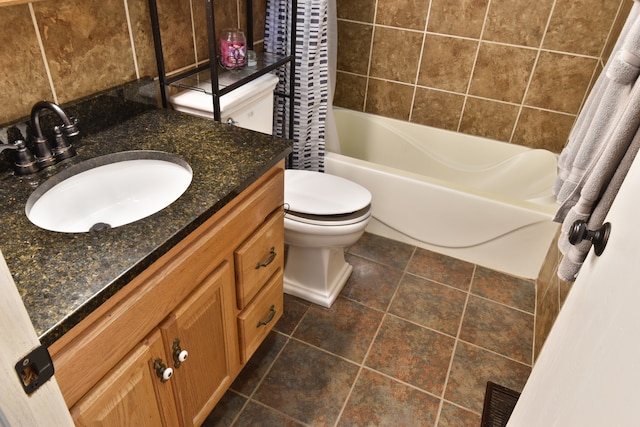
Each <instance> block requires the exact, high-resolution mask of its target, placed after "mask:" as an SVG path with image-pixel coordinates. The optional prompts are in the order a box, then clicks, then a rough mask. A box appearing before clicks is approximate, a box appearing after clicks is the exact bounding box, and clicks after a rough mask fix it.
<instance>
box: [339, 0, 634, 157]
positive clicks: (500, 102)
mask: <svg viewBox="0 0 640 427" xmlns="http://www.w3.org/2000/svg"><path fill="white" fill-rule="evenodd" d="M631 4H632V0H581V1H573V0H539V1H533V2H532V1H528V0H511V1H497V0H493V1H490V0H377V1H376V0H337V6H338V40H339V41H338V44H339V48H338V78H337V88H336V97H335V104H336V105H338V106H342V107H345V108H350V109H354V110H358V111H366V112H369V113H373V114H379V115H383V116H388V117H393V118H396V119H400V120H406V121H411V122H415V123H421V124H426V125H430V126H435V127H438V128H443V129H449V130H454V131H458V132H463V133H469V134H473V135H479V136H484V137H489V138H492V139H497V140H500V141H507V142H512V143H515V144H520V145H525V146H530V147H536V148H547V149H549V150H551V151H554V152H560V151H561V150H562V148H563V147H564V144H565V142H566V140H567V137H568V135H569V131H570V129H571V127H572V125H573V122H574V120H575V118H576V115H577V113H578V112H579V110H580V107H581V106H582V103H583V102H584V100H585V98H586V95H587V93H588V91H589V89H590V87H591V85H592V84H593V81H594V79H595V78H596V77H597V76H598V74H599V71H600V70H601V69H602V66H603V63H604V62H605V61H606V60H607V58H608V55H609V53H610V52H611V45H612V43H613V42H615V39H616V38H617V35H618V34H619V32H620V28H621V25H622V23H624V19H626V16H627V15H628V12H629V9H630V8H631Z"/></svg>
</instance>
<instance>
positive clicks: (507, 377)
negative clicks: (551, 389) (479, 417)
mask: <svg viewBox="0 0 640 427" xmlns="http://www.w3.org/2000/svg"><path fill="white" fill-rule="evenodd" d="M530 373H531V368H530V367H529V366H527V365H524V364H522V363H518V362H515V361H513V360H511V359H507V358H505V357H502V356H500V355H498V354H495V353H492V352H490V351H488V350H485V349H482V348H479V347H476V346H473V345H471V344H467V343H464V342H458V344H457V346H456V352H455V356H454V358H453V364H452V366H451V372H450V374H449V380H448V382H447V386H446V390H445V395H444V397H445V399H446V400H448V401H450V402H454V403H455V404H457V405H460V406H463V407H465V408H469V409H470V410H472V411H475V412H477V413H482V405H483V403H484V395H485V390H486V387H487V381H493V382H495V383H497V384H500V385H502V386H504V387H507V388H510V389H512V390H515V391H518V392H519V391H522V387H524V383H525V382H526V380H527V378H528V377H529V374H530Z"/></svg>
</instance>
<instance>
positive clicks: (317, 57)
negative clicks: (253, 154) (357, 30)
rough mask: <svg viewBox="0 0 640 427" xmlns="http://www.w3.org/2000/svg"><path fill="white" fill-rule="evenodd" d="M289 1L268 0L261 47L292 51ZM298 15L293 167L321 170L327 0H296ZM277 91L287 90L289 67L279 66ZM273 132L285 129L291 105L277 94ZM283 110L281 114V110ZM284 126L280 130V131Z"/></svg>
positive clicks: (326, 86) (326, 74)
mask: <svg viewBox="0 0 640 427" xmlns="http://www.w3.org/2000/svg"><path fill="white" fill-rule="evenodd" d="M292 12H293V11H292V10H291V4H290V2H289V1H287V0H267V14H266V22H265V36H264V50H265V51H266V52H270V53H276V54H280V55H290V53H291V51H290V37H291V34H290V28H291V25H290V22H291V16H292ZM295 12H296V13H295V15H296V52H295V76H294V79H295V96H294V100H293V108H294V120H293V141H294V144H293V156H292V157H293V160H292V163H291V165H290V166H291V167H292V168H294V169H308V170H315V171H324V150H325V135H326V132H325V128H326V120H327V112H328V109H329V108H330V106H331V99H330V93H329V92H330V90H329V54H328V13H329V11H328V0H298V7H297V11H295ZM278 73H280V77H281V78H280V83H279V86H278V89H277V90H278V91H279V92H281V93H287V92H288V88H289V81H290V80H289V79H290V78H291V76H289V67H282V68H280V69H279V70H278ZM276 99H277V104H276V106H277V109H278V110H277V111H278V112H279V114H275V123H274V127H275V132H276V134H277V135H279V136H285V137H286V136H288V135H289V120H288V118H289V110H288V109H289V108H290V106H289V105H288V103H287V102H286V100H285V99H284V98H281V97H278V98H276ZM283 111H284V112H285V113H284V114H282V112H283ZM283 129H284V134H281V133H282V132H283Z"/></svg>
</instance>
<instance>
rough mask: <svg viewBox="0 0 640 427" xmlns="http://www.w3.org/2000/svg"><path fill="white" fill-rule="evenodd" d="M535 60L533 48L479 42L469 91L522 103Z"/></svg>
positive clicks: (478, 94) (499, 99)
mask: <svg viewBox="0 0 640 427" xmlns="http://www.w3.org/2000/svg"><path fill="white" fill-rule="evenodd" d="M535 59H536V51H535V50H533V49H523V48H520V47H514V46H506V45H499V44H495V43H486V42H482V43H480V50H479V51H478V58H477V60H476V66H475V69H474V72H473V77H472V78H471V87H470V88H469V94H471V95H476V96H480V97H483V98H490V99H495V100H498V101H506V102H514V103H520V102H522V99H523V98H524V93H525V90H526V88H527V84H528V83H529V77H530V76H531V71H532V70H533V64H534V62H535Z"/></svg>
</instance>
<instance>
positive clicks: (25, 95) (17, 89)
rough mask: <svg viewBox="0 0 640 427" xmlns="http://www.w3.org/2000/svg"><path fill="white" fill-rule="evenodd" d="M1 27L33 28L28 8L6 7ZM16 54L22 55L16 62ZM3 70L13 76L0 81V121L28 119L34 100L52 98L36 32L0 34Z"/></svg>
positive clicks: (6, 32) (20, 6)
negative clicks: (0, 94)
mask: <svg viewBox="0 0 640 427" xmlns="http://www.w3.org/2000/svg"><path fill="white" fill-rule="evenodd" d="M2 26H3V28H4V29H8V28H16V29H27V28H33V23H32V21H31V15H30V13H29V7H28V6H27V5H26V4H25V5H18V6H10V7H4V8H3V9H2ZM16 52H19V53H20V59H19V60H16V59H17V58H16ZM0 69H2V70H5V73H7V72H8V71H9V70H11V74H13V76H12V77H13V78H11V79H9V78H7V77H8V76H7V75H5V76H4V77H3V78H2V79H1V80H0V92H1V93H2V102H0V122H11V121H13V120H17V119H19V118H21V117H25V116H27V115H28V114H29V113H30V111H31V106H32V105H33V103H34V100H38V99H52V96H53V94H52V93H51V87H50V86H49V82H48V80H47V72H46V69H45V66H44V63H43V59H42V54H41V53H40V46H39V45H38V39H37V38H36V35H35V33H34V32H33V31H2V32H0ZM3 142H7V141H3Z"/></svg>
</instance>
